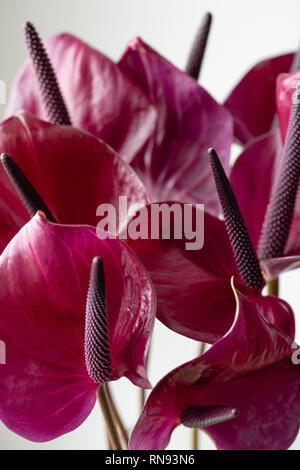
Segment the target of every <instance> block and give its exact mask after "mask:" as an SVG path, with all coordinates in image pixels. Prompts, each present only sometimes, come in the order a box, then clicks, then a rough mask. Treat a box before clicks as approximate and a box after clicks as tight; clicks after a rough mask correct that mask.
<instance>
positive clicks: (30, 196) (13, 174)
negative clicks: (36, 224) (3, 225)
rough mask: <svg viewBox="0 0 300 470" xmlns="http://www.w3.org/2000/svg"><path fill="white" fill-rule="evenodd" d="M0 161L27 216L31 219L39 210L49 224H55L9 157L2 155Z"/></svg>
mask: <svg viewBox="0 0 300 470" xmlns="http://www.w3.org/2000/svg"><path fill="white" fill-rule="evenodd" d="M0 160H1V163H2V166H3V168H4V170H5V172H6V174H7V176H8V177H9V179H10V181H11V182H12V184H13V186H14V187H15V190H16V191H17V193H18V194H19V196H20V198H21V200H22V202H23V204H24V206H25V207H26V209H27V211H28V212H29V215H30V216H31V217H33V216H34V215H35V214H36V213H37V211H38V210H41V211H43V212H44V213H45V216H46V218H47V219H48V220H49V221H50V222H53V223H56V219H55V217H54V216H53V215H52V213H51V212H50V210H49V209H48V207H47V206H46V204H45V203H44V201H43V200H42V198H41V197H40V195H39V194H38V193H37V191H36V190H35V189H34V187H33V186H32V184H31V183H30V182H29V181H28V179H27V178H26V176H25V175H24V173H23V172H22V170H21V169H20V168H19V167H18V165H17V164H16V162H15V161H14V160H13V159H12V158H11V156H10V155H8V154H7V153H2V155H1V156H0Z"/></svg>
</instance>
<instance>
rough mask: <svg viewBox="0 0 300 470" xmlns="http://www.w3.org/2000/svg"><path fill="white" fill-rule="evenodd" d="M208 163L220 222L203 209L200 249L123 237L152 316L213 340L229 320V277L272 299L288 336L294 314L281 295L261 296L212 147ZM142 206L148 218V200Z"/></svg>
mask: <svg viewBox="0 0 300 470" xmlns="http://www.w3.org/2000/svg"><path fill="white" fill-rule="evenodd" d="M210 161H211V166H212V169H213V174H214V177H215V181H216V185H217V190H218V193H219V197H220V202H221V205H222V209H223V213H224V221H221V220H219V219H218V218H216V217H213V216H212V215H210V214H208V213H205V217H204V245H203V248H202V249H201V250H198V251H188V250H186V249H185V242H186V241H187V240H186V238H184V237H183V239H180V240H178V239H176V238H175V236H172V237H171V239H170V240H164V239H163V237H161V236H160V237H159V239H157V240H154V239H147V240H142V239H138V240H131V239H130V240H128V243H129V245H130V246H131V248H132V249H133V250H134V251H135V252H136V253H137V254H138V256H139V257H140V259H141V260H142V261H143V263H144V265H145V267H146V269H147V271H148V272H149V273H150V275H151V278H152V281H153V283H154V285H155V288H156V292H157V297H158V308H157V316H158V318H159V319H160V320H161V321H162V322H163V323H165V324H166V325H167V326H169V327H170V328H171V329H173V330H175V331H177V332H178V333H181V334H183V335H186V336H188V337H191V338H193V339H196V340H198V341H205V342H207V343H214V342H215V341H217V340H219V339H220V338H221V337H222V336H224V334H225V333H226V332H227V331H228V330H229V328H230V326H231V324H232V322H233V319H234V311H235V302H234V297H233V295H232V290H231V287H230V278H231V276H234V277H235V280H236V284H237V286H238V288H243V287H244V286H245V285H246V286H247V287H249V289H250V290H249V291H251V290H252V292H253V295H255V296H256V297H257V298H258V299H260V298H261V302H267V303H268V302H269V303H270V305H271V303H272V302H275V304H276V305H277V307H278V309H279V310H280V311H281V312H282V315H280V316H276V318H275V317H274V319H273V320H274V322H275V323H274V324H275V325H276V326H277V327H278V328H280V329H283V330H284V331H288V332H289V334H290V336H293V334H294V331H293V314H292V312H291V310H290V308H289V306H288V305H287V304H286V303H285V302H283V301H282V300H280V299H273V298H272V297H262V296H261V291H262V288H263V286H264V279H263V276H262V273H261V270H260V266H259V262H258V259H257V257H256V253H255V251H254V248H253V245H252V243H251V240H250V237H249V235H248V232H247V229H246V226H245V223H244V220H243V218H242V216H241V213H240V210H239V207H238V204H237V202H236V199H235V196H234V194H233V192H232V189H231V187H230V185H229V182H228V179H227V177H226V175H225V172H224V170H223V168H222V166H221V163H220V160H219V159H218V157H217V154H216V152H215V151H214V150H211V151H210ZM171 205H172V203H171V202H170V203H169V206H171ZM147 210H148V212H149V217H151V212H152V211H151V204H150V205H149V206H148V207H147ZM227 234H228V235H227ZM178 286H179V288H178ZM270 316H271V317H272V316H273V314H272V311H270ZM279 319H280V321H279Z"/></svg>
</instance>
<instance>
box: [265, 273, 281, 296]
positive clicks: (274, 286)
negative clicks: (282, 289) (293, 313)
mask: <svg viewBox="0 0 300 470" xmlns="http://www.w3.org/2000/svg"><path fill="white" fill-rule="evenodd" d="M267 287H268V294H269V295H273V296H274V297H278V295H279V279H278V277H277V278H276V279H270V280H269V281H267Z"/></svg>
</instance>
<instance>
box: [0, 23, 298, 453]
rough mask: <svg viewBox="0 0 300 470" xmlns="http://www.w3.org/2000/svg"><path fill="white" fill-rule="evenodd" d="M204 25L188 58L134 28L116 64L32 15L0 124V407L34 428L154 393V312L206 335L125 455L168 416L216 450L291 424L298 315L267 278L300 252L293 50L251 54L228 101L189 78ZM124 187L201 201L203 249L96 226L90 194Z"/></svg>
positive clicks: (134, 198)
mask: <svg viewBox="0 0 300 470" xmlns="http://www.w3.org/2000/svg"><path fill="white" fill-rule="evenodd" d="M211 19H212V18H211V15H210V14H207V15H206V16H205V18H204V20H203V22H202V23H201V27H200V29H199V31H198V33H197V35H196V38H195V41H194V44H193V47H192V50H191V54H190V56H189V59H188V62H187V66H186V71H185V72H183V71H181V70H179V69H177V68H176V67H174V66H173V65H172V64H171V63H170V62H169V61H168V60H166V59H165V58H163V57H162V56H161V55H159V54H158V53H157V52H156V51H154V50H153V49H152V48H151V47H150V46H149V45H147V44H146V43H145V42H143V41H142V40H141V39H140V38H136V39H134V40H132V41H131V42H130V43H129V45H128V46H127V48H126V50H125V52H124V54H123V55H122V57H121V59H120V60H119V61H118V62H117V63H115V62H113V61H111V60H110V59H109V58H108V57H106V56H105V55H103V54H102V53H101V52H99V51H97V50H95V49H92V48H91V47H90V46H88V45H87V44H85V43H84V42H82V41H81V40H80V39H78V38H76V37H74V36H72V35H70V34H60V35H55V36H53V37H51V38H49V39H48V40H46V41H45V44H43V43H42V41H41V40H40V38H39V36H38V34H37V32H36V30H35V28H34V27H33V25H32V24H30V23H26V25H25V39H26V45H27V48H28V51H29V56H30V57H29V59H28V61H27V62H26V63H25V65H24V66H23V67H22V68H21V70H20V72H19V74H18V77H17V78H16V81H15V83H14V85H13V89H12V92H11V97H10V101H9V104H8V108H7V119H6V120H5V121H4V122H3V123H2V124H1V125H0V153H2V156H1V163H2V166H1V168H0V194H1V198H0V214H1V217H0V250H1V253H2V254H1V255H0V338H1V340H2V341H4V343H5V345H6V355H7V361H6V362H7V363H6V365H5V366H1V368H0V419H1V420H2V421H3V423H4V424H5V425H6V426H7V427H8V428H10V429H11V430H13V431H14V432H16V433H17V434H19V435H21V436H23V437H25V438H27V439H30V440H32V441H38V442H42V441H47V440H51V439H54V438H56V437H58V436H61V435H62V434H64V433H67V432H70V431H72V430H74V429H75V428H76V427H78V426H79V425H80V424H81V423H82V422H83V421H84V420H85V419H86V418H87V416H88V415H89V413H90V412H91V410H92V408H93V406H94V404H95V401H96V398H97V391H98V395H99V390H102V388H103V387H105V384H106V383H107V382H109V381H112V380H117V379H119V378H120V377H123V376H125V377H127V378H128V379H129V380H130V381H131V382H132V383H133V384H134V385H136V386H138V387H141V388H151V385H150V383H149V380H148V378H147V370H146V358H147V353H148V349H149V344H150V340H151V334H152V330H153V326H154V320H155V318H156V317H157V318H158V319H159V320H160V321H162V322H163V323H164V324H165V325H166V326H167V327H168V328H170V329H171V330H173V331H176V332H177V333H179V334H181V335H184V336H187V337H189V338H192V339H194V340H196V341H199V342H206V343H209V344H210V345H211V346H210V348H209V349H208V350H207V351H206V352H204V353H203V354H201V355H200V356H199V357H197V358H195V359H193V360H192V361H190V362H187V363H185V364H183V365H180V366H179V367H177V368H176V369H174V370H173V371H171V372H170V373H169V374H168V375H166V376H165V377H164V378H162V380H161V381H160V382H159V383H158V384H157V385H156V386H155V388H154V389H153V390H152V391H151V393H150V396H149V398H148V400H147V402H146V404H145V406H144V409H143V411H142V413H141V415H140V417H139V419H138V421H137V423H136V425H135V427H134V429H133V431H132V434H131V437H130V448H131V449H149V450H150V449H164V448H165V447H166V446H167V445H168V442H169V440H170V436H171V433H172V431H173V429H174V428H175V427H176V426H179V425H184V426H187V427H193V428H201V429H204V430H205V431H207V433H209V434H210V436H211V437H212V438H213V440H214V441H215V443H216V445H217V447H218V449H237V450H239V449H270V450H271V449H287V448H288V447H289V446H290V445H291V444H292V442H293V441H294V439H295V437H296V435H297V433H298V429H299V425H300V367H299V366H298V365H297V364H294V363H293V361H292V356H293V353H294V351H295V343H294V337H295V318H294V313H293V311H292V309H291V307H290V306H289V305H288V304H287V303H286V302H285V301H284V300H282V299H280V298H278V297H277V296H273V295H265V293H264V291H263V289H264V287H265V286H266V285H267V284H268V285H270V284H272V283H274V282H275V280H276V279H277V278H278V276H279V275H280V274H281V273H282V272H284V271H287V270H290V269H295V268H297V267H299V266H300V198H299V195H298V193H299V191H298V187H299V177H300V164H299V162H300V104H299V100H298V99H297V96H296V94H297V93H298V91H297V87H296V90H295V84H297V80H300V70H299V68H300V66H299V57H298V55H297V54H287V55H284V56H278V57H274V58H271V59H268V60H265V61H263V62H261V63H259V64H258V65H256V66H255V67H253V68H252V69H251V70H250V71H249V72H248V73H247V74H246V75H245V76H244V77H243V78H242V80H241V81H240V82H239V83H238V84H237V85H236V87H235V88H234V89H233V91H232V92H231V93H230V95H229V97H228V98H227V99H226V100H225V102H224V103H223V104H220V103H218V102H217V101H216V100H215V99H214V98H213V97H212V96H211V95H210V94H209V93H208V92H207V91H206V90H204V89H203V88H202V87H201V86H200V85H199V84H198V82H197V79H198V77H199V73H200V70H201V66H202V63H203V56H204V52H205V47H206V42H207V39H208V35H209V31H210V26H211ZM276 109H277V110H276ZM234 141H237V142H239V144H240V145H241V146H242V147H243V149H242V153H241V154H240V156H239V157H238V158H237V160H236V162H235V163H234V164H233V165H231V164H230V161H229V157H230V152H231V146H232V143H233V142H234ZM125 195H126V196H127V200H128V214H127V216H128V218H129V219H131V220H134V219H135V218H136V217H137V209H136V208H137V207H143V208H144V209H145V210H146V211H148V213H149V217H150V218H151V215H150V214H151V207H152V204H153V203H154V202H156V201H161V202H165V203H166V204H167V205H169V206H170V205H171V203H173V202H174V201H176V202H177V203H178V204H179V205H183V204H185V203H189V204H192V205H193V211H197V210H198V209H197V204H200V203H201V204H204V205H205V216H204V246H203V248H201V249H200V250H197V251H187V250H186V248H185V244H186V241H187V240H186V238H185V237H184V236H183V237H182V238H181V239H179V238H177V237H176V236H175V234H174V230H170V233H171V236H170V238H169V239H167V240H166V239H164V238H163V237H162V236H161V231H162V230H163V226H162V225H161V226H160V227H159V236H158V238H155V239H151V237H150V238H148V239H142V238H137V239H136V238H133V237H132V238H130V237H129V238H128V240H127V241H126V242H124V241H122V240H121V239H120V238H119V237H118V236H112V235H111V234H110V235H109V237H108V236H107V233H106V232H104V231H101V230H99V229H96V226H97V222H98V219H97V213H96V212H97V207H98V206H99V205H100V204H102V203H103V204H112V205H113V206H114V207H115V208H116V210H117V211H118V200H119V197H120V196H125ZM117 213H118V212H117ZM194 214H195V213H194ZM118 215H119V217H120V218H121V214H118ZM122 222H123V226H124V224H125V225H126V223H127V222H128V220H127V219H126V221H121V223H120V226H122ZM173 223H174V221H173V219H170V224H171V225H172V224H173ZM171 228H172V227H171ZM173 228H174V227H173Z"/></svg>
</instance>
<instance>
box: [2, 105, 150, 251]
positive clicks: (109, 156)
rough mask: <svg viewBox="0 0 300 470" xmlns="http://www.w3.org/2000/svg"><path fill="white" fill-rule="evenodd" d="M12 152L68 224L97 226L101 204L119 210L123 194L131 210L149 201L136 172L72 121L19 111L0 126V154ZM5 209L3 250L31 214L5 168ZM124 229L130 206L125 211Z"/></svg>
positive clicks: (3, 187) (121, 224)
mask: <svg viewBox="0 0 300 470" xmlns="http://www.w3.org/2000/svg"><path fill="white" fill-rule="evenodd" d="M2 152H6V153H8V154H10V155H11V156H12V158H13V159H14V161H15V162H16V163H17V165H18V166H19V167H20V168H21V170H22V171H23V173H24V174H25V176H27V178H28V179H29V180H30V182H31V184H32V185H33V186H34V188H35V189H36V190H37V192H38V193H39V194H40V196H41V197H42V199H43V200H44V201H45V203H46V205H47V206H48V207H49V209H50V211H51V212H52V213H53V215H54V216H55V218H56V219H57V220H58V221H59V222H61V223H65V224H88V225H94V226H96V225H97V223H98V222H99V220H100V219H99V216H97V214H96V211H97V208H98V206H99V205H100V204H106V203H110V204H113V205H114V207H115V208H116V214H118V213H119V196H125V195H126V196H127V198H128V199H127V204H128V208H127V209H128V214H129V215H130V214H131V215H133V214H134V213H135V211H136V208H137V207H138V206H140V205H144V204H145V203H147V202H148V201H149V199H148V196H147V194H146V191H145V189H144V186H143V184H142V183H141V181H140V180H139V178H138V177H137V176H136V174H135V172H134V171H133V170H132V169H131V168H130V167H129V166H128V165H127V164H126V163H124V162H123V161H122V160H121V159H120V158H119V157H118V155H117V154H116V153H115V152H114V151H113V150H112V149H111V148H110V147H108V146H107V145H106V144H104V143H103V142H102V141H100V140H98V139H97V138H95V137H94V136H92V135H90V134H87V133H86V132H84V131H80V130H79V129H75V128H73V127H69V126H55V125H52V124H49V123H46V122H44V121H41V120H39V119H37V118H35V117H34V116H32V115H31V114H28V113H24V112H21V113H18V114H17V115H16V116H14V117H12V118H10V119H8V120H7V121H5V122H4V123H3V124H2V125H1V126H0V153H2ZM0 188H1V193H2V202H1V204H0V208H1V206H2V210H3V213H4V214H5V213H7V212H8V213H9V214H10V215H9V217H6V218H5V219H4V218H3V219H2V222H1V225H2V237H1V243H2V249H3V248H4V247H5V246H6V244H7V243H8V241H9V240H10V239H11V237H12V235H14V234H15V233H16V232H17V230H18V229H19V228H20V226H22V225H23V224H24V223H25V222H26V221H27V220H28V216H27V213H26V211H25V209H24V208H23V206H22V203H21V202H20V200H19V197H18V196H17V193H16V191H15V189H14V188H13V186H12V184H11V183H10V181H9V180H8V177H7V175H6V174H5V172H4V170H3V168H0ZM120 216H121V218H120V224H119V225H120V229H121V228H122V226H123V225H125V223H126V220H127V218H126V216H127V211H126V210H125V212H124V214H123V215H122V214H120Z"/></svg>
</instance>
